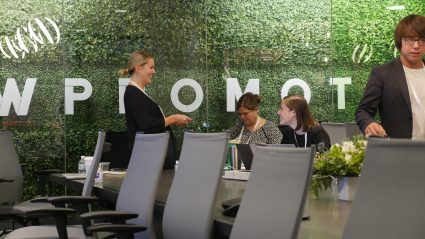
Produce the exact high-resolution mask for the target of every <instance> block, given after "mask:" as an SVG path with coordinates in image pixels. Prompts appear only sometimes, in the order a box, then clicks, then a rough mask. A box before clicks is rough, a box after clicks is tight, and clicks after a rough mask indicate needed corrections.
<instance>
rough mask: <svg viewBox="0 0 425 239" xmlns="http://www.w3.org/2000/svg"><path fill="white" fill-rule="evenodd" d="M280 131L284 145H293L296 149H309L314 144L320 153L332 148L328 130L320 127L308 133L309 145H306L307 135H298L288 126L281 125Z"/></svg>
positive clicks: (315, 127)
mask: <svg viewBox="0 0 425 239" xmlns="http://www.w3.org/2000/svg"><path fill="white" fill-rule="evenodd" d="M279 129H280V131H281V132H282V134H283V138H282V141H281V143H282V144H293V145H295V147H298V148H300V147H302V148H304V146H307V147H309V146H310V145H312V144H314V145H316V147H317V150H318V151H319V152H321V151H324V150H327V149H329V148H330V147H331V140H330V138H329V135H328V133H326V130H325V129H324V128H323V127H322V126H320V125H318V126H314V127H313V128H311V129H310V130H308V131H307V145H306V143H305V135H304V134H302V135H298V134H297V133H295V132H294V130H293V129H292V128H291V127H289V126H287V125H279Z"/></svg>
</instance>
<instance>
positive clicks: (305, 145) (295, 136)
mask: <svg viewBox="0 0 425 239" xmlns="http://www.w3.org/2000/svg"><path fill="white" fill-rule="evenodd" d="M293 132H294V139H295V144H296V145H297V148H299V147H300V145H299V144H298V140H297V135H296V134H295V130H294V131H293ZM304 148H307V132H305V134H304Z"/></svg>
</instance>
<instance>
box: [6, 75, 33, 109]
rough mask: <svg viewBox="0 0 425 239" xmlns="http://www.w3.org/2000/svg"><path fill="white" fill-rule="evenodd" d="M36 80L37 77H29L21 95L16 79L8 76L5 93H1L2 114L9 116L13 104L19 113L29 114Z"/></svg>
mask: <svg viewBox="0 0 425 239" xmlns="http://www.w3.org/2000/svg"><path fill="white" fill-rule="evenodd" d="M36 82H37V79H36V78H28V79H27V80H26V81H25V87H24V91H23V92H22V97H21V94H20V92H19V89H18V86H17V85H16V81H15V79H14V78H8V79H7V81H6V86H5V88H4V94H3V96H2V95H0V116H8V115H9V112H10V107H11V105H12V104H13V107H14V108H15V112H16V113H17V115H27V114H28V109H29V106H30V103H31V99H32V95H33V93H34V88H35V83H36Z"/></svg>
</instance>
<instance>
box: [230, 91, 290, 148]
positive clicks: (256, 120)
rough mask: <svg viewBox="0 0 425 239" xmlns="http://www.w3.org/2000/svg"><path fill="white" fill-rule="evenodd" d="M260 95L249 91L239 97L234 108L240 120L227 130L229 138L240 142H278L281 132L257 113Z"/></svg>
mask: <svg viewBox="0 0 425 239" xmlns="http://www.w3.org/2000/svg"><path fill="white" fill-rule="evenodd" d="M260 102H261V97H260V96H259V95H254V94H253V93H251V92H248V93H245V94H243V95H242V96H241V98H239V100H238V102H237V104H236V110H237V111H238V113H239V117H240V119H241V121H242V123H241V124H238V125H236V126H234V127H232V128H231V129H230V130H229V134H230V139H231V140H232V141H233V142H235V143H240V144H251V143H254V144H279V143H280V141H281V139H282V134H281V133H280V130H279V128H278V127H277V126H276V125H275V124H274V123H273V122H271V121H269V120H266V119H264V118H262V117H260V116H259V115H258V112H259V110H260Z"/></svg>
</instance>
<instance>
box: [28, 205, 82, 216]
mask: <svg viewBox="0 0 425 239" xmlns="http://www.w3.org/2000/svg"><path fill="white" fill-rule="evenodd" d="M75 212H76V211H75V210H74V209H72V208H57V207H56V208H55V207H53V208H41V209H34V210H30V211H27V212H26V214H46V215H66V214H70V213H75Z"/></svg>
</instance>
